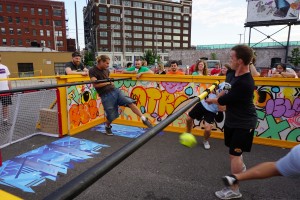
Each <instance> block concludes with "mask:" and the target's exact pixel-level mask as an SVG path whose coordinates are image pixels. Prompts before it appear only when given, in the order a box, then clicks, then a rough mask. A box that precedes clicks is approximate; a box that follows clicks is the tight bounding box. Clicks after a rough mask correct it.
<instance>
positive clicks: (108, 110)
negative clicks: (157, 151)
mask: <svg viewBox="0 0 300 200" xmlns="http://www.w3.org/2000/svg"><path fill="white" fill-rule="evenodd" d="M109 62H110V58H109V57H108V56H106V55H101V56H98V57H97V65H96V66H95V67H93V68H91V69H90V72H89V76H90V79H91V81H97V80H103V79H108V78H109V74H110V72H109V70H108V67H109ZM93 86H94V88H95V89H96V91H97V93H98V94H99V96H100V97H101V102H102V104H103V107H104V111H105V115H106V123H105V131H106V135H110V136H112V135H114V134H113V132H112V130H111V128H112V127H111V123H112V121H113V120H115V119H116V118H118V117H119V115H120V114H119V110H118V108H119V106H128V107H129V108H130V109H131V110H132V112H133V113H135V114H136V115H137V116H139V117H140V118H141V120H142V122H143V124H145V125H146V126H147V127H148V128H151V127H152V124H151V123H150V122H149V120H148V118H147V117H145V116H144V115H143V114H142V113H141V111H140V109H139V108H138V107H137V106H136V105H135V104H134V102H135V100H133V99H131V98H129V97H127V96H125V94H124V93H123V92H122V91H121V90H120V89H118V88H115V86H114V83H113V82H109V81H107V82H102V83H93Z"/></svg>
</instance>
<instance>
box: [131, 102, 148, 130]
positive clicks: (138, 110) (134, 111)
mask: <svg viewBox="0 0 300 200" xmlns="http://www.w3.org/2000/svg"><path fill="white" fill-rule="evenodd" d="M128 107H129V108H130V109H131V110H132V112H133V113H134V114H136V115H137V116H139V117H140V118H141V119H142V121H143V123H144V124H145V125H146V126H147V127H148V128H152V127H153V126H152V124H151V123H150V122H149V120H148V118H147V117H145V116H144V115H143V114H142V112H141V111H140V109H139V108H138V107H137V106H136V105H135V104H134V103H131V104H128Z"/></svg>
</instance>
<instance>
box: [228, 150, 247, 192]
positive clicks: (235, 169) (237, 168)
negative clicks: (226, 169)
mask: <svg viewBox="0 0 300 200" xmlns="http://www.w3.org/2000/svg"><path fill="white" fill-rule="evenodd" d="M230 166H231V173H232V174H238V173H241V172H242V171H243V167H244V163H243V160H242V158H241V156H234V155H230ZM238 188H239V187H238V185H237V184H236V185H234V186H233V187H232V189H233V190H237V189H238Z"/></svg>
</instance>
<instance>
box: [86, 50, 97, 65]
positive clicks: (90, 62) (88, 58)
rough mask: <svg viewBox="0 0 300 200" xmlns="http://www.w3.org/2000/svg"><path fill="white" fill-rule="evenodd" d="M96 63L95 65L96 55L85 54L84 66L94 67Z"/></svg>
mask: <svg viewBox="0 0 300 200" xmlns="http://www.w3.org/2000/svg"><path fill="white" fill-rule="evenodd" d="M94 63H95V56H94V54H93V53H91V52H86V53H85V54H84V62H83V64H84V65H85V66H89V67H93V66H94Z"/></svg>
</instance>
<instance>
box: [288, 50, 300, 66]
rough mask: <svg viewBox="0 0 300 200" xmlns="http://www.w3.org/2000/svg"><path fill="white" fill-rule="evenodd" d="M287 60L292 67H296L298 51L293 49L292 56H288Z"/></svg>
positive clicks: (299, 57)
mask: <svg viewBox="0 0 300 200" xmlns="http://www.w3.org/2000/svg"><path fill="white" fill-rule="evenodd" d="M288 60H289V62H290V63H292V64H293V65H295V66H298V65H299V64H300V49H299V48H294V49H293V50H292V56H289V57H288Z"/></svg>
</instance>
